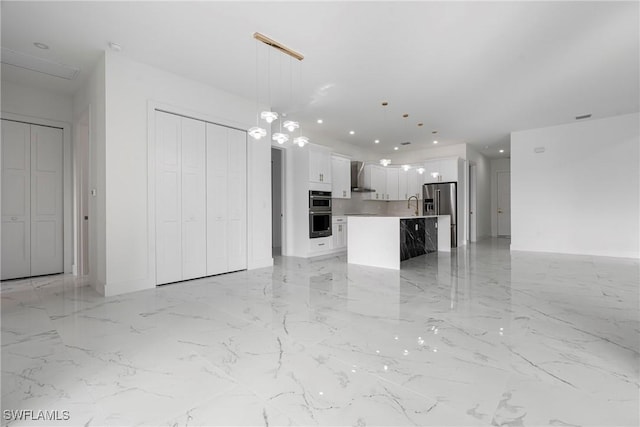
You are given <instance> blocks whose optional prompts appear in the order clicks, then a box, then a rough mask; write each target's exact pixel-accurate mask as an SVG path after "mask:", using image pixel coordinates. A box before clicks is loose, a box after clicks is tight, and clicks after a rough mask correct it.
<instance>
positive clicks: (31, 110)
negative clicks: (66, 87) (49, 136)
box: [2, 81, 73, 124]
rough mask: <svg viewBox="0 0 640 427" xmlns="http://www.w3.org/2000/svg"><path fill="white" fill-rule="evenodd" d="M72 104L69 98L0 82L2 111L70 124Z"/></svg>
mask: <svg viewBox="0 0 640 427" xmlns="http://www.w3.org/2000/svg"><path fill="white" fill-rule="evenodd" d="M72 104H73V101H72V99H71V97H70V96H66V95H61V94H58V93H55V92H50V91H46V90H43V89H37V88H31V87H27V86H21V85H17V84H15V83H12V82H7V81H3V82H2V111H6V112H10V113H14V114H20V115H23V116H29V117H37V118H41V119H48V120H56V121H60V122H65V123H69V124H71V122H72V121H73V115H72V109H73V107H72Z"/></svg>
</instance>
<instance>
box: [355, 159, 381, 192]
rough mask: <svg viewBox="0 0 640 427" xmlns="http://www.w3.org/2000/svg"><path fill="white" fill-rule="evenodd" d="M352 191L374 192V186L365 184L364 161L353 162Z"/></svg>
mask: <svg viewBox="0 0 640 427" xmlns="http://www.w3.org/2000/svg"><path fill="white" fill-rule="evenodd" d="M351 191H352V192H354V193H373V192H374V191H376V190H374V189H373V188H366V187H365V185H364V162H356V161H352V162H351Z"/></svg>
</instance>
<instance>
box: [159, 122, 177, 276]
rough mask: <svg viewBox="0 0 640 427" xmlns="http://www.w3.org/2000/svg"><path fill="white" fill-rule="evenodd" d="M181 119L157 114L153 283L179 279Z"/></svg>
mask: <svg viewBox="0 0 640 427" xmlns="http://www.w3.org/2000/svg"><path fill="white" fill-rule="evenodd" d="M181 139H182V135H181V125H180V117H178V116H175V115H173V114H167V113H162V112H159V111H157V112H156V174H157V175H156V283H157V284H158V285H161V284H163V283H171V282H177V281H179V280H182V202H181V200H182V175H181V166H180V164H181V156H180V140H181Z"/></svg>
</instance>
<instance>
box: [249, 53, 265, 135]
mask: <svg viewBox="0 0 640 427" xmlns="http://www.w3.org/2000/svg"><path fill="white" fill-rule="evenodd" d="M255 45H256V125H255V126H253V127H252V128H249V130H248V131H247V132H248V133H249V136H250V137H252V138H253V139H256V140H259V139H262V138H264V137H265V136H267V130H266V129H265V128H263V127H260V124H259V122H258V120H259V118H258V113H257V111H258V108H260V101H259V99H258V98H259V94H260V91H259V85H258V42H257V41H256V42H255Z"/></svg>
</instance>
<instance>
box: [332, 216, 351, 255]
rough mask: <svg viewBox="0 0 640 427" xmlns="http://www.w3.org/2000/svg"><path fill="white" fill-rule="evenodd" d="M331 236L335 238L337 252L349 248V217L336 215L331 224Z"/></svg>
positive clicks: (334, 244)
mask: <svg viewBox="0 0 640 427" xmlns="http://www.w3.org/2000/svg"><path fill="white" fill-rule="evenodd" d="M331 228H332V230H331V237H332V238H333V250H334V251H335V252H340V251H344V250H346V249H347V218H346V217H344V216H334V217H333V221H332V224H331Z"/></svg>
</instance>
